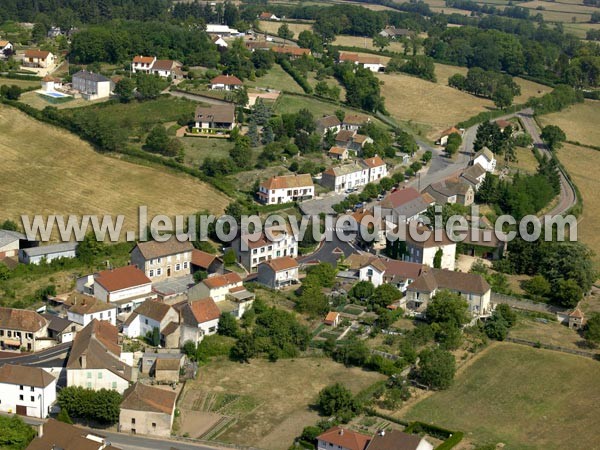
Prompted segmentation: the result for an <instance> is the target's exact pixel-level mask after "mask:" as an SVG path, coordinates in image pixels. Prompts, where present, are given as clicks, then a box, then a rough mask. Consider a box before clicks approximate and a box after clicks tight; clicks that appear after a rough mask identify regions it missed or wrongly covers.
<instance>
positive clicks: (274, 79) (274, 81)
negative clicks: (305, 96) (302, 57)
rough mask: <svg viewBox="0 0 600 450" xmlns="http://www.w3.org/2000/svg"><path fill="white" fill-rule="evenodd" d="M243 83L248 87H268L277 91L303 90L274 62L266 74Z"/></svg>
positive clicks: (300, 91) (299, 91) (298, 91)
mask: <svg viewBox="0 0 600 450" xmlns="http://www.w3.org/2000/svg"><path fill="white" fill-rule="evenodd" d="M244 84H246V85H247V86H249V87H260V88H269V89H276V90H278V91H289V92H297V93H302V92H304V91H303V90H302V88H301V87H300V86H299V85H298V83H296V82H295V81H294V79H293V78H292V77H291V76H290V75H288V73H287V72H286V71H285V70H283V69H282V68H281V66H280V65H279V64H274V65H273V67H272V68H271V70H269V72H268V73H267V74H266V75H264V76H262V77H257V78H256V80H254V81H250V80H248V81H245V82H244Z"/></svg>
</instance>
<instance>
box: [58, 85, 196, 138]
mask: <svg viewBox="0 0 600 450" xmlns="http://www.w3.org/2000/svg"><path fill="white" fill-rule="evenodd" d="M197 105H198V103H197V102H193V101H191V100H187V99H183V98H174V97H170V96H168V95H163V96H161V97H159V98H157V99H155V100H148V101H143V102H137V101H135V102H131V103H115V102H110V103H99V104H95V105H90V106H85V107H81V108H74V109H68V110H64V114H69V115H74V116H76V117H79V118H81V119H82V120H92V121H97V122H99V123H101V124H103V125H105V126H108V127H110V128H112V129H113V130H115V132H116V133H125V134H126V135H127V136H128V137H129V138H136V139H138V138H144V136H145V135H146V133H148V132H149V131H150V129H152V127H154V126H155V125H156V124H159V123H162V124H166V123H168V122H175V121H177V119H179V118H180V117H183V116H186V117H189V118H191V117H192V116H193V113H194V111H195V109H196V106H197Z"/></svg>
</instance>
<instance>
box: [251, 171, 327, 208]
mask: <svg viewBox="0 0 600 450" xmlns="http://www.w3.org/2000/svg"><path fill="white" fill-rule="evenodd" d="M256 195H257V196H258V200H259V201H260V202H261V203H264V204H265V205H274V204H280V203H291V202H298V201H303V200H308V199H311V198H313V197H314V195H315V185H314V184H313V180H312V177H311V176H310V174H308V173H303V174H298V175H296V174H295V175H285V176H280V177H272V178H269V179H268V180H267V181H264V182H263V183H261V184H260V186H259V188H258V192H257V193H256Z"/></svg>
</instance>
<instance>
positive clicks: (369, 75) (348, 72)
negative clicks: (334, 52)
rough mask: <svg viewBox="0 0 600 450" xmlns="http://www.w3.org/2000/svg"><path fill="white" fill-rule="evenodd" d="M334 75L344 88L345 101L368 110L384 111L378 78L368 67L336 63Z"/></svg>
mask: <svg viewBox="0 0 600 450" xmlns="http://www.w3.org/2000/svg"><path fill="white" fill-rule="evenodd" d="M334 74H335V77H336V78H337V79H338V80H339V81H340V83H342V85H343V86H344V87H345V88H346V102H347V103H348V105H350V106H354V107H355V108H361V109H364V110H366V111H370V112H377V111H382V112H383V111H385V106H384V103H383V98H382V97H381V87H380V85H379V80H378V79H377V77H376V76H375V75H374V74H373V72H371V71H370V70H369V69H365V68H362V67H358V68H357V67H355V65H354V64H351V63H343V64H337V65H336V66H335V68H334Z"/></svg>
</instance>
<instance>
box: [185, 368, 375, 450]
mask: <svg viewBox="0 0 600 450" xmlns="http://www.w3.org/2000/svg"><path fill="white" fill-rule="evenodd" d="M199 372H200V373H199V375H198V380H197V381H193V382H188V386H187V387H186V390H193V389H197V390H200V391H209V392H215V393H219V394H225V395H231V394H233V395H237V396H241V398H242V399H243V400H244V402H243V403H244V404H245V405H247V406H248V408H245V410H242V411H239V410H238V412H243V413H242V414H241V415H240V417H239V419H238V421H237V422H236V423H235V424H234V425H233V426H232V427H231V428H229V429H228V430H227V431H226V432H225V433H224V434H223V435H221V436H219V437H218V439H219V440H222V441H225V442H232V443H235V444H240V445H247V446H253V447H257V448H263V449H275V450H279V449H282V448H287V447H288V446H289V445H291V444H292V442H293V439H294V437H296V436H298V435H299V434H300V433H301V432H302V429H303V428H304V427H305V426H307V425H311V424H314V423H316V422H317V421H318V420H319V416H318V413H317V412H316V411H315V410H314V409H313V408H312V405H314V403H315V401H316V398H317V394H318V393H319V391H320V390H321V389H323V388H324V387H325V386H327V385H329V384H332V383H335V382H340V383H343V384H344V385H346V386H347V387H348V388H350V389H351V390H352V391H353V392H354V393H357V392H359V391H360V390H362V389H364V388H366V387H367V386H369V385H371V384H373V383H374V382H376V381H379V380H382V379H385V377H384V376H383V375H380V374H378V373H375V372H367V371H364V370H362V369H358V368H345V367H344V366H343V365H341V364H338V363H335V362H333V361H331V360H330V359H327V358H296V359H292V360H289V359H288V360H279V361H277V362H276V363H271V362H268V361H266V360H262V359H257V360H252V362H251V363H250V364H240V363H236V362H231V361H228V360H217V361H214V362H211V363H210V364H209V365H208V366H205V367H202V368H201V369H200V371H199ZM188 392H189V391H188ZM188 395H189V394H188Z"/></svg>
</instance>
